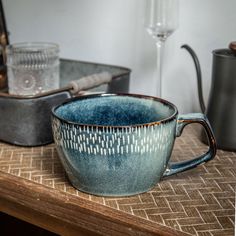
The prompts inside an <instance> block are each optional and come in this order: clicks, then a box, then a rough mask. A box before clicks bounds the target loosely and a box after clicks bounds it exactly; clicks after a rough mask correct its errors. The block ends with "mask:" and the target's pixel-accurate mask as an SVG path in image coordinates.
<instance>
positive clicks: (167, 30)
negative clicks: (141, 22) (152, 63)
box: [145, 0, 179, 97]
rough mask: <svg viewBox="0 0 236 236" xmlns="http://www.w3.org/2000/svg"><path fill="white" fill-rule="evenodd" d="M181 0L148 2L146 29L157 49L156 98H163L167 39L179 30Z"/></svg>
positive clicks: (153, 0)
mask: <svg viewBox="0 0 236 236" xmlns="http://www.w3.org/2000/svg"><path fill="white" fill-rule="evenodd" d="M178 18H179V0H146V14H145V28H146V29H147V32H148V33H149V34H150V35H151V36H152V37H153V38H154V39H155V41H156V47H157V78H156V90H157V91H156V96H158V97H162V77H161V76H162V61H163V50H164V43H165V41H166V39H167V38H168V37H169V36H170V35H171V34H172V33H173V32H174V31H175V30H176V29H177V28H178Z"/></svg>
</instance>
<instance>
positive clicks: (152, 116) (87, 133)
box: [52, 94, 213, 196]
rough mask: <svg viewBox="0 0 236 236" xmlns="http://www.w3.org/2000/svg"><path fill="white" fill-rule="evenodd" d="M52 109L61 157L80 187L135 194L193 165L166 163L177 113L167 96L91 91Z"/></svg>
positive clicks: (102, 192)
mask: <svg viewBox="0 0 236 236" xmlns="http://www.w3.org/2000/svg"><path fill="white" fill-rule="evenodd" d="M52 114H53V115H52V128H53V135H54V140H55V143H56V147H57V151H58V154H59V157H60V160H61V162H62V164H63V167H64V168H65V171H66V173H67V175H68V178H69V180H70V181H71V183H72V184H73V186H74V187H75V188H77V189H79V190H80V191H83V192H87V193H91V194H95V195H103V196H128V195H134V194H138V193H142V192H146V191H148V190H150V189H151V188H153V187H154V186H155V185H156V184H157V183H158V182H159V181H160V179H161V178H162V177H163V176H165V175H170V174H173V173H176V172H178V170H179V169H181V168H182V170H181V171H183V170H185V169H188V168H192V167H194V166H192V167H186V166H184V168H183V166H182V165H181V164H178V165H176V164H175V165H173V168H172V167H171V166H168V163H169V159H170V156H171V152H172V149H173V145H174V140H175V137H176V134H177V132H176V130H178V128H177V120H178V112H177V109H176V107H175V106H174V105H172V104H171V103H169V102H166V101H164V100H160V99H157V98H151V97H147V96H141V95H129V94H123V95H117V94H102V95H89V96H83V97H78V98H76V99H70V100H69V101H68V102H66V103H64V104H62V105H60V106H58V107H56V108H54V109H53V111H52ZM181 123H183V122H181ZM183 124H184V123H183ZM183 124H181V125H182V126H179V127H181V128H180V129H181V130H182V128H183ZM180 129H179V131H180ZM179 133H181V131H180V132H179ZM211 154H212V153H211ZM212 156H213V155H211V157H210V158H212ZM197 164H199V163H197ZM176 170H177V171H176Z"/></svg>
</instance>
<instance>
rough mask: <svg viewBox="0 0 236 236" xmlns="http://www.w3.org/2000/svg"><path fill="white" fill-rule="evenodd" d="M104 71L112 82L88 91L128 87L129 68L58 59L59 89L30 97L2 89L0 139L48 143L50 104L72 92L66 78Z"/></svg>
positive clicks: (50, 134)
mask: <svg viewBox="0 0 236 236" xmlns="http://www.w3.org/2000/svg"><path fill="white" fill-rule="evenodd" d="M104 71H105V72H108V73H109V74H110V75H111V77H112V80H111V82H110V83H108V84H105V85H102V86H99V87H96V88H94V89H92V90H91V91H96V92H99V91H101V92H102V91H103V92H109V93H119V92H128V91H129V79H130V72H131V70H130V69H128V68H123V67H118V66H111V65H104V64H98V63H90V62H81V61H75V60H68V59H61V60H60V87H61V88H60V89H57V90H53V91H50V92H48V93H43V94H41V95H37V96H32V97H26V96H15V95H10V94H8V93H7V91H1V92H0V140H1V141H3V142H8V143H11V144H15V145H20V146H40V145H45V144H48V143H51V142H52V141H53V138H52V132H51V117H50V115H51V108H52V107H53V106H56V105H57V104H59V103H61V102H63V101H65V100H66V99H68V98H71V97H72V96H74V95H73V93H72V92H71V90H70V87H68V86H67V85H68V84H69V82H70V81H73V80H78V79H80V78H84V77H85V76H90V75H92V74H99V73H101V72H104ZM77 96H78V95H77Z"/></svg>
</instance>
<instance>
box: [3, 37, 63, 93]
mask: <svg viewBox="0 0 236 236" xmlns="http://www.w3.org/2000/svg"><path fill="white" fill-rule="evenodd" d="M6 54H7V76H8V89H9V93H10V94H15V95H26V96H33V95H37V94H40V93H43V92H47V91H50V90H53V89H57V88H59V82H60V81H59V46H58V45H57V44H54V43H36V42H32V43H16V44H12V45H9V46H7V48H6Z"/></svg>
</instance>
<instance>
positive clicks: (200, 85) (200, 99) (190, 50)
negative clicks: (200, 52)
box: [181, 44, 206, 113]
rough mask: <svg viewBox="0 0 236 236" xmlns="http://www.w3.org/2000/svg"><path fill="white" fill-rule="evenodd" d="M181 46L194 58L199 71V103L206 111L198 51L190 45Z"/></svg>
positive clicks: (203, 111) (203, 110)
mask: <svg viewBox="0 0 236 236" xmlns="http://www.w3.org/2000/svg"><path fill="white" fill-rule="evenodd" d="M181 48H184V49H186V50H187V51H188V52H189V54H190V55H191V57H192V59H193V62H194V65H195V69H196V73H197V85H198V99H199V103H200V107H201V110H202V113H205V111H206V106H205V103H204V99H203V92H202V72H201V67H200V63H199V60H198V57H197V55H196V53H195V52H194V50H193V49H192V48H191V47H190V46H189V45H187V44H184V45H182V46H181Z"/></svg>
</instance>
